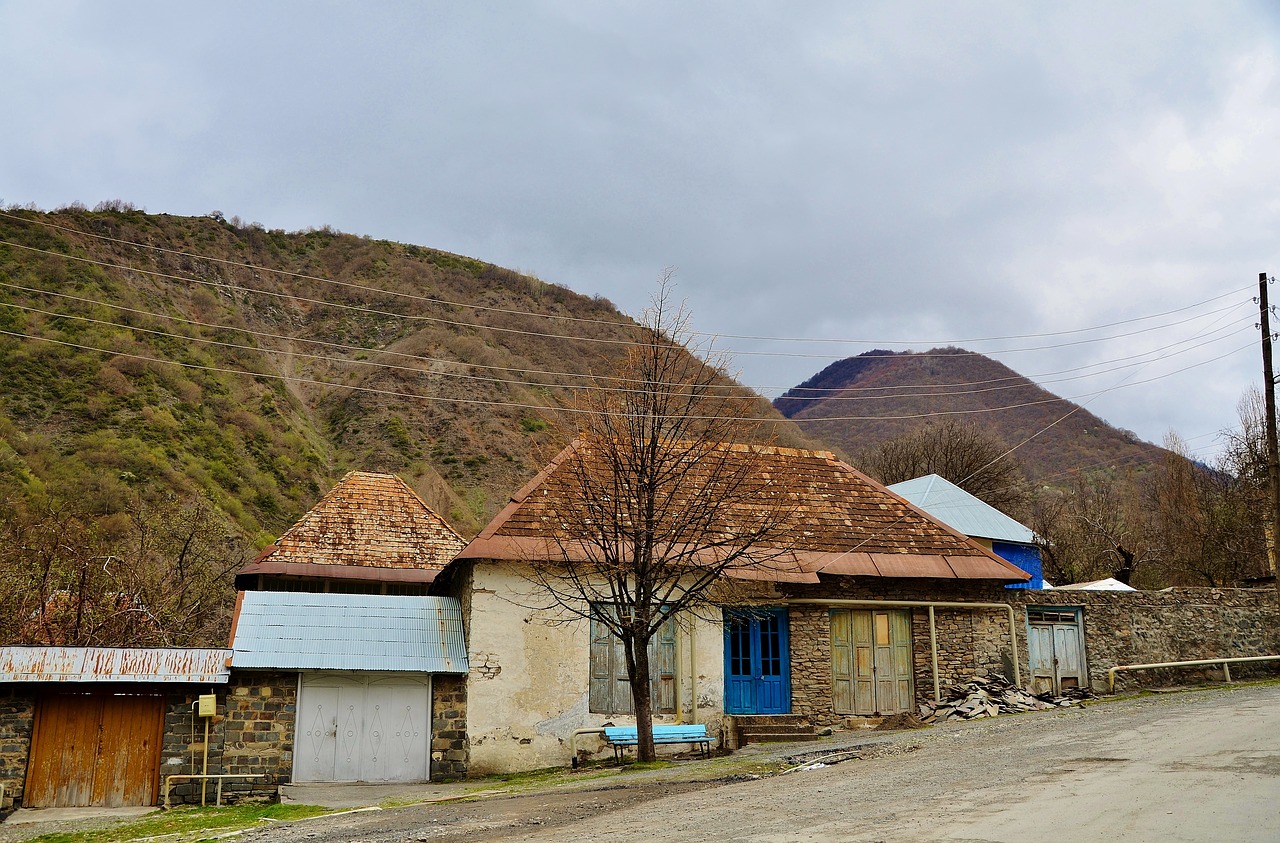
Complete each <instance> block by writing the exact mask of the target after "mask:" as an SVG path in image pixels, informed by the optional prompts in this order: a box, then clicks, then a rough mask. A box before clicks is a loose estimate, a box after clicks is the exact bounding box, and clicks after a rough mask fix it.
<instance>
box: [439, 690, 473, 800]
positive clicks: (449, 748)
mask: <svg viewBox="0 0 1280 843" xmlns="http://www.w3.org/2000/svg"><path fill="white" fill-rule="evenodd" d="M470 762H471V743H470V742H469V741H468V740H467V677H466V676H458V675H453V674H447V673H438V674H436V675H434V676H433V677H432V678H431V780H432V781H440V780H442V779H460V778H464V777H466V775H467V769H468V766H469V765H470Z"/></svg>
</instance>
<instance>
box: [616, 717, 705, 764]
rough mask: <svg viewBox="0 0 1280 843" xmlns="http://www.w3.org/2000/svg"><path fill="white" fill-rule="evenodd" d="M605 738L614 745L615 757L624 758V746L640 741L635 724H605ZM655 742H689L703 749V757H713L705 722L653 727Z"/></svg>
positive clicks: (633, 744)
mask: <svg viewBox="0 0 1280 843" xmlns="http://www.w3.org/2000/svg"><path fill="white" fill-rule="evenodd" d="M604 739H605V740H606V741H608V743H609V745H610V746H612V747H613V757H614V758H616V759H618V760H619V761H621V760H622V748H623V747H624V746H635V745H636V744H638V743H640V738H639V736H638V735H637V734H636V727H635V726H605V727H604ZM653 742H654V744H655V745H656V744H668V743H687V744H693V745H694V746H696V747H698V748H700V749H701V750H702V757H703V758H710V757H711V738H710V737H709V736H708V735H707V726H706V724H705V723H694V724H691V725H687V726H658V725H655V726H654V727H653Z"/></svg>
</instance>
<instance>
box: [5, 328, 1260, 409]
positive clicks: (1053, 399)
mask: <svg viewBox="0 0 1280 843" xmlns="http://www.w3.org/2000/svg"><path fill="white" fill-rule="evenodd" d="M0 336H9V337H14V338H16V339H31V340H37V341H40V342H46V343H52V344H54V345H61V346H66V347H70V348H77V349H80V350H82V351H93V352H97V353H100V354H107V355H111V356H113V357H126V358H130V359H135V360H142V361H145V362H150V363H159V364H161V365H172V366H180V367H183V368H188V369H198V370H203V371H212V372H218V373H223V374H233V375H244V376H248V377H253V378H267V379H272V380H280V381H285V382H290V383H299V384H304V385H309V386H323V387H328V388H330V389H346V390H351V391H355V392H365V393H375V394H380V395H387V396H391V397H395V398H408V399H416V400H423V401H433V402H452V403H458V404H469V405H480V406H489V407H515V408H521V409H530V410H541V411H544V412H546V411H549V412H553V413H574V414H576V413H584V412H591V411H587V410H579V409H576V408H570V407H547V406H545V405H539V404H521V403H518V402H505V401H484V400H479V399H464V398H441V397H437V396H429V395H419V394H417V393H411V392H398V391H395V390H387V389H379V388H376V387H365V386H354V385H350V384H341V383H333V382H330V381H323V380H317V379H314V378H299V377H295V376H292V375H277V374H269V373H264V372H250V371H245V370H242V369H231V368H227V367H221V366H208V365H204V364H196V363H187V362H183V361H179V360H165V359H163V358H158V357H150V356H147V355H144V354H135V353H132V352H123V351H116V350H113V349H107V348H99V347H97V346H91V345H86V344H83V343H74V342H70V341H68V340H58V339H53V338H51V337H43V336H39V335H36V334H26V333H22V332H19V331H9V330H0ZM1252 347H1253V344H1252V343H1250V344H1249V345H1245V346H1241V347H1240V348H1237V349H1234V350H1232V351H1229V352H1227V353H1225V354H1222V355H1219V356H1218V357H1213V358H1210V359H1208V360H1202V361H1200V362H1199V363H1193V364H1191V365H1190V366H1184V367H1183V368H1181V369H1178V370H1176V371H1173V372H1168V373H1166V374H1164V375H1159V376H1157V377H1154V378H1148V379H1146V380H1142V381H1134V382H1132V383H1128V384H1124V386H1123V387H1111V388H1109V389H1103V390H1098V391H1096V392H1089V393H1083V394H1081V395H1077V396H1071V397H1050V398H1046V399H1043V400H1040V401H1027V402H1022V403H1018V404H1009V405H1005V406H1000V407H983V408H978V409H972V410H947V411H942V412H930V413H909V414H904V415H877V416H824V417H815V418H811V419H786V418H785V417H781V416H779V417H770V416H755V417H752V416H744V417H743V421H754V422H769V423H776V422H781V421H791V422H794V423H797V424H806V423H816V422H835V421H906V420H914V419H926V418H941V417H945V416H972V415H982V414H986V413H996V412H1003V411H1005V410H1016V409H1021V408H1024V407H1034V406H1041V405H1044V404H1053V403H1057V402H1063V401H1070V402H1074V401H1077V400H1079V399H1082V398H1088V399H1092V398H1093V397H1097V396H1099V395H1102V394H1105V393H1107V392H1112V391H1114V390H1115V389H1118V388H1128V387H1132V386H1140V385H1143V384H1147V383H1154V382H1155V381H1159V380H1163V379H1165V378H1168V377H1173V376H1175V375H1179V374H1182V373H1183V372H1187V371H1190V370H1191V369H1195V368H1199V367H1200V366H1205V365H1208V364H1209V363H1213V362H1215V361H1217V360H1222V359H1224V358H1226V357H1230V356H1231V355H1233V354H1238V353H1239V352H1241V351H1244V350H1245V349H1249V348H1252ZM678 418H680V419H688V420H692V421H710V420H714V419H716V418H717V417H716V416H703V415H682V416H679V417H678Z"/></svg>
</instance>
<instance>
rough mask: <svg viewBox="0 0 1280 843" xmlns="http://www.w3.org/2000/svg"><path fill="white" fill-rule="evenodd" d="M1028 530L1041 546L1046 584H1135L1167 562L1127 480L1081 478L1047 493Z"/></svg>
mask: <svg viewBox="0 0 1280 843" xmlns="http://www.w3.org/2000/svg"><path fill="white" fill-rule="evenodd" d="M1028 526H1030V527H1031V528H1032V529H1033V530H1034V531H1035V533H1036V537H1037V542H1038V544H1039V545H1040V556H1041V559H1042V560H1043V562H1044V573H1045V578H1046V579H1048V580H1050V581H1052V582H1056V583H1058V584H1066V583H1074V582H1084V581H1087V580H1095V579H1103V578H1105V577H1115V578H1116V579H1119V580H1121V581H1122V582H1129V580H1131V579H1132V578H1133V577H1134V576H1135V574H1136V573H1138V572H1139V571H1142V572H1144V575H1145V571H1146V570H1147V569H1151V568H1158V567H1159V563H1160V562H1161V558H1162V557H1161V547H1160V545H1159V543H1158V542H1157V541H1156V540H1154V539H1153V537H1152V535H1151V530H1150V527H1149V519H1148V517H1147V513H1146V511H1145V510H1144V508H1143V506H1142V504H1141V501H1140V499H1139V495H1138V493H1137V491H1136V490H1135V489H1134V488H1133V486H1132V483H1131V482H1129V481H1128V480H1127V479H1123V480H1115V479H1111V478H1106V477H1102V476H1098V475H1093V476H1078V477H1076V478H1075V480H1074V481H1073V482H1072V484H1071V487H1070V488H1069V489H1067V490H1064V491H1058V490H1054V491H1048V490H1046V492H1045V493H1044V494H1042V495H1040V496H1039V498H1038V499H1037V501H1036V505H1035V508H1034V509H1033V511H1032V514H1031V517H1030V519H1029V524H1028ZM1157 576H1158V574H1157Z"/></svg>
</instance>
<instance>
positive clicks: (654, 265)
mask: <svg viewBox="0 0 1280 843" xmlns="http://www.w3.org/2000/svg"><path fill="white" fill-rule="evenodd" d="M0 72H3V74H4V76H5V78H7V79H10V80H21V81H22V84H17V85H14V84H11V85H9V86H6V91H5V94H4V97H5V100H6V102H5V105H6V108H5V111H6V113H7V114H8V115H9V117H10V125H11V129H10V130H9V131H7V132H5V133H4V134H3V136H0V161H3V162H4V163H3V164H0V168H3V169H0V197H2V198H3V199H5V200H6V201H10V202H27V201H34V202H36V203H37V204H40V205H43V206H46V207H51V206H55V205H58V204H60V203H65V202H69V201H73V200H81V201H85V202H88V203H90V204H92V203H93V202H96V201H98V200H100V199H103V198H114V197H120V198H125V199H128V200H131V201H134V202H136V203H138V204H142V205H145V206H146V207H148V208H149V209H150V210H153V211H165V212H170V213H204V212H207V211H210V210H213V209H218V210H222V211H224V212H225V213H227V214H228V215H230V214H238V215H240V216H241V217H243V218H245V219H249V220H258V221H261V222H262V223H264V224H265V225H267V226H269V227H282V228H302V227H306V226H313V225H323V224H331V225H334V226H336V227H338V228H341V229H344V230H348V231H354V232H357V233H366V234H370V235H373V236H376V237H386V238H390V239H396V240H402V241H409V242H416V243H422V244H426V245H431V246H435V247H438V248H444V249H449V250H451V251H456V252H462V253H465V254H472V255H476V256H478V257H482V258H484V259H486V260H490V261H493V262H495V263H500V264H504V265H508V266H513V267H517V268H520V269H523V270H527V271H532V272H536V273H537V274H539V275H540V276H541V277H543V278H544V279H546V280H551V281H556V282H560V283H564V284H566V285H568V286H571V287H573V288H575V289H578V290H581V291H583V292H586V293H598V294H603V295H605V296H608V297H609V298H610V299H612V300H613V301H615V302H616V303H618V304H619V305H620V306H622V307H623V308H624V309H627V310H628V311H631V312H638V311H639V309H640V308H641V307H643V305H644V303H645V301H646V299H647V297H648V295H649V293H650V292H651V290H652V288H653V282H654V280H655V279H656V277H657V275H658V273H659V272H660V270H661V269H662V267H664V266H668V265H674V266H676V267H678V268H679V279H680V283H681V288H680V292H681V293H682V294H683V295H685V296H687V298H688V299H689V302H690V306H691V308H692V310H693V312H694V317H695V324H696V327H697V328H699V329H701V330H705V331H711V332H718V333H723V334H736V335H763V336H788V337H792V336H794V337H810V338H838V339H846V340H852V339H865V340H869V341H875V342H877V343H878V344H881V345H885V344H889V343H891V342H897V343H902V344H912V346H913V347H916V348H923V347H925V346H926V345H928V344H932V343H942V342H946V341H948V340H950V341H959V340H966V339H971V338H980V337H990V336H1006V335H1011V334H1037V333H1047V332H1056V331H1064V330H1070V329H1074V328H1080V327H1085V326H1089V325H1096V324H1101V323H1107V322H1112V321H1118V320H1122V319H1127V318H1133V317H1138V316H1143V315H1147V314H1151V313H1155V312H1159V311H1162V310H1166V309H1171V308H1173V307H1178V306H1181V305H1185V304H1190V303H1193V302H1196V301H1201V300H1204V299H1208V298H1210V297H1212V296H1215V295H1218V294H1221V293H1224V292H1227V291H1230V290H1235V289H1237V288H1244V287H1247V286H1248V285H1249V284H1250V283H1251V280H1252V279H1256V274H1257V272H1259V271H1262V270H1268V271H1277V270H1278V269H1280V260H1278V258H1280V248H1278V247H1277V242H1276V238H1275V232H1276V231H1277V230H1278V229H1280V226H1278V225H1277V223H1280V200H1277V199H1276V198H1275V196H1274V189H1275V185H1276V184H1277V183H1278V181H1280V163H1277V162H1280V156H1276V155H1275V152H1274V150H1275V148H1276V141H1277V140H1278V139H1280V111H1278V110H1277V103H1278V102H1280V96H1278V94H1280V81H1278V74H1280V49H1278V39H1277V17H1276V13H1275V12H1274V11H1273V10H1272V8H1271V7H1269V6H1268V5H1266V4H1261V3H1245V2H1241V3H1219V4H1212V5H1209V4H1197V3H1175V4H1170V3H1150V4H1143V3H1136V4H1103V3H1099V4H1094V5H1090V4H1071V5H1070V6H1066V7H1048V6H1043V5H1035V6H1028V5H1026V4H1021V3H1006V4H1000V3H992V4H981V5H979V4H942V3H920V4H915V3H909V4H903V3H866V4H847V3H836V2H832V3H818V2H813V3H802V4H798V3H751V4H742V3H706V4H696V5H692V4H674V3H671V4H662V3H644V4H638V3H616V4H597V3H578V2H573V3H570V2H562V3H550V2H548V3H529V4H523V5H516V4H509V3H488V4H486V3H467V4H445V3H402V4H379V5H375V6H366V7H357V6H352V5H339V4H302V3H296V4H271V5H269V6H263V5H262V4H249V3H241V4H234V3H233V4H219V5H217V6H207V5H206V6H204V7H201V8H200V9H197V10H192V9H185V8H181V7H177V6H174V5H173V4H160V3H155V4H142V3H135V4H126V5H123V6H121V5H120V4H114V5H112V6H102V5H101V4H94V3H87V2H86V3H48V4H39V5H36V4H29V5H26V6H19V5H17V4H9V5H6V6H3V7H0ZM1250 296H1251V293H1249V292H1247V291H1245V292H1240V293H1239V294H1238V295H1237V296H1236V298H1235V299H1233V300H1232V301H1236V300H1238V302H1239V307H1238V309H1237V311H1236V312H1234V313H1233V314H1230V315H1232V316H1233V317H1234V318H1236V319H1237V322H1238V323H1239V326H1240V328H1241V332H1240V333H1237V334H1235V335H1233V336H1231V337H1227V338H1222V339H1220V340H1217V341H1215V342H1214V343H1212V344H1210V345H1208V346H1206V347H1204V348H1202V349H1199V350H1197V351H1194V352H1188V353H1186V354H1185V355H1173V356H1170V355H1167V354H1163V355H1156V356H1158V357H1167V359H1159V360H1156V361H1155V362H1152V363H1150V364H1148V365H1147V366H1146V367H1145V368H1143V369H1142V370H1141V371H1138V372H1136V373H1134V372H1116V373H1111V374H1105V375H1098V376H1097V377H1094V378H1091V379H1089V380H1081V381H1073V382H1066V383H1063V384H1059V385H1054V386H1053V387H1052V388H1054V389H1055V391H1057V392H1059V393H1061V394H1064V395H1068V396H1071V395H1085V394H1088V393H1091V392H1096V391H1098V390H1102V389H1106V388H1108V387H1112V386H1114V385H1116V384H1117V383H1121V379H1122V378H1125V377H1128V379H1129V382H1133V381H1140V380H1146V379H1148V378H1153V377H1157V376H1165V377H1162V378H1161V379H1160V380H1156V381H1155V382H1154V383H1152V384H1150V385H1148V386H1134V387H1130V388H1122V389H1117V390H1115V391H1114V392H1111V393H1108V394H1106V395H1103V396H1102V397H1099V398H1096V399H1094V403H1092V404H1091V405H1090V409H1092V410H1094V411H1095V412H1098V413H1099V414H1101V415H1103V416H1104V417H1105V418H1107V419H1109V420H1110V421H1112V422H1113V423H1115V424H1118V425H1121V426H1124V427H1129V428H1132V429H1134V430H1136V431H1137V432H1139V433H1140V434H1141V435H1143V436H1144V437H1147V438H1151V439H1159V438H1160V437H1161V436H1162V435H1163V433H1164V431H1166V430H1168V429H1170V428H1173V429H1177V430H1179V431H1181V432H1182V433H1183V434H1184V435H1186V436H1197V435H1199V434H1204V433H1210V432H1212V431H1215V430H1218V429H1220V428H1223V427H1226V426H1229V425H1230V424H1231V423H1232V418H1233V416H1234V405H1235V398H1236V397H1237V396H1238V395H1239V394H1240V392H1241V391H1242V390H1243V389H1244V388H1245V387H1246V386H1247V385H1248V384H1249V383H1250V382H1257V381H1259V380H1260V377H1259V374H1258V368H1259V366H1258V363H1257V357H1258V355H1257V353H1256V351H1249V350H1246V351H1243V352H1240V353H1237V354H1235V355H1232V356H1229V357H1228V358H1227V359H1225V360H1223V361H1220V362H1216V363H1210V364H1205V365H1202V366H1199V367H1198V368H1192V369H1189V370H1188V371H1186V372H1184V373H1182V374H1175V372H1176V371H1177V370H1179V369H1182V368H1183V367H1186V366H1189V365H1191V364H1194V363H1198V362H1200V361H1204V360H1208V359H1209V358H1211V357H1215V356H1218V355H1221V354H1224V353H1226V352H1227V351H1229V350H1230V349H1233V348H1237V347H1240V346H1244V345H1245V344H1246V343H1248V341H1249V340H1250V338H1251V337H1252V336H1253V335H1252V334H1250V333H1249V331H1248V330H1247V329H1248V328H1249V325H1251V323H1248V307H1249V304H1248V302H1249V298H1250ZM1213 318H1217V317H1210V318H1206V319H1205V320H1203V321H1202V322H1198V323H1195V324H1192V325H1187V326H1172V327H1168V328H1165V329H1161V330H1159V331H1150V332H1148V333H1147V334H1144V335H1140V336H1135V337H1129V338H1123V339H1116V340H1113V341H1109V342H1095V343H1090V344H1083V345H1073V346H1067V347H1062V348H1055V349H1047V350H1044V351H1041V352H1034V353H1033V352H1024V351H1001V352H1000V353H998V354H997V355H996V356H998V357H999V358H1000V359H1002V360H1003V361H1004V362H1006V363H1008V364H1009V365H1011V366H1013V367H1014V368H1016V369H1018V370H1019V371H1022V372H1024V373H1026V374H1029V375H1036V374H1043V373H1048V372H1055V371H1060V370H1063V369H1067V368H1072V367H1076V366H1081V365H1084V364H1086V363H1094V362H1099V361H1105V360H1110V359H1115V358H1120V357H1124V356H1128V355H1134V354H1139V353H1141V352H1144V351H1150V350H1151V349H1155V348H1158V347H1160V346H1163V345H1167V344H1169V343H1172V342H1174V341H1176V340H1179V339H1184V338H1185V339H1187V340H1188V341H1189V340H1190V339H1191V338H1193V337H1195V336H1197V332H1202V331H1204V330H1206V329H1207V328H1208V327H1210V326H1211V323H1212V319H1213ZM1246 323H1247V324H1246ZM1139 327H1141V326H1139ZM1213 327H1218V326H1216V325H1215V326H1213ZM1113 333H1114V332H1113ZM718 344H719V345H720V346H722V347H730V348H733V349H738V350H743V351H754V352H761V353H759V354H752V355H745V354H744V355H742V356H739V357H738V359H737V363H738V365H739V366H740V367H741V369H742V372H743V377H744V379H745V380H746V381H747V382H749V383H751V384H753V385H757V386H776V387H785V386H788V385H793V384H795V383H798V382H799V381H801V380H803V379H804V378H806V377H807V376H809V375H810V374H812V373H813V372H815V371H817V370H818V369H819V368H821V367H822V366H823V365H825V364H826V363H827V362H830V360H832V359H835V358H837V357H840V356H845V355H848V354H853V353H857V352H859V351H862V350H865V349H866V347H867V346H859V345H852V344H827V345H820V344H808V345H804V346H797V345H795V344H784V343H766V342H753V341H748V340H738V339H726V340H722V341H720V342H719V343H718ZM969 344H970V345H971V346H972V347H974V348H975V349H977V350H997V349H1010V348H1020V347H1025V346H1028V345H1047V344H1055V341H1050V340H1043V341H1039V342H1032V341H1009V342H1006V343H985V344H984V343H969ZM897 347H905V346H904V345H898V346H897ZM762 352H786V353H788V354H792V355H796V354H812V355H815V356H813V357H805V356H779V355H777V354H774V355H768V354H764V353H762ZM824 355H825V356H824ZM1205 442H1209V440H1202V441H1201V442H1196V441H1193V443H1192V444H1193V445H1198V444H1204V443H1205ZM1210 444H1211V443H1210Z"/></svg>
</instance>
